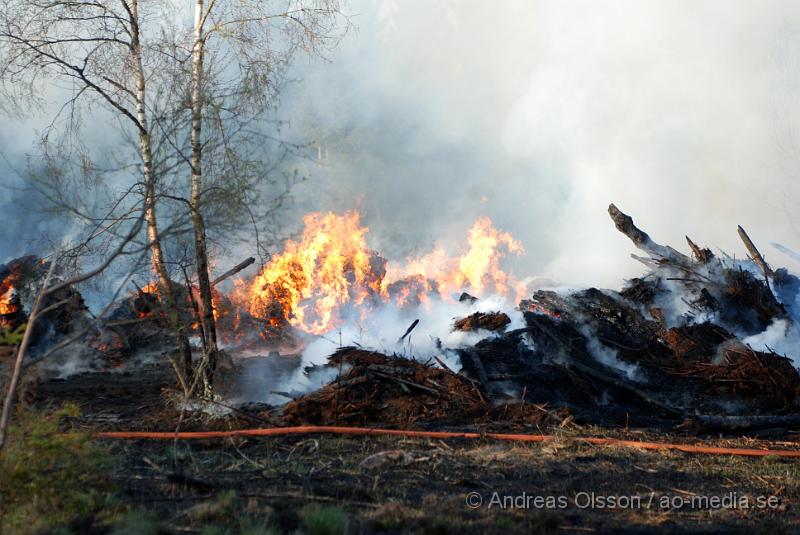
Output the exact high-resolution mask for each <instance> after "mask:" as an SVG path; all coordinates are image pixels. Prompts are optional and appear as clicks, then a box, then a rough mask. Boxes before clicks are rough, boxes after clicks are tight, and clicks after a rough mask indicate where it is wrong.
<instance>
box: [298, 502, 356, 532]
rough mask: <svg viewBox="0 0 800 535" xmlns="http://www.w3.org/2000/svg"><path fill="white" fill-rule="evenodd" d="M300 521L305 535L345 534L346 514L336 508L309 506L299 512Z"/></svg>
mask: <svg viewBox="0 0 800 535" xmlns="http://www.w3.org/2000/svg"><path fill="white" fill-rule="evenodd" d="M300 521H301V522H302V525H303V532H304V533H306V534H307V535H343V534H344V533H347V523H348V522H347V513H345V512H344V511H343V510H342V509H340V508H338V507H330V506H323V505H310V506H308V507H306V508H304V509H303V510H302V511H300Z"/></svg>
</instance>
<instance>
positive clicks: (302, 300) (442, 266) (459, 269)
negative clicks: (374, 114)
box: [233, 212, 523, 334]
mask: <svg viewBox="0 0 800 535" xmlns="http://www.w3.org/2000/svg"><path fill="white" fill-rule="evenodd" d="M304 223H305V228H304V230H303V234H302V236H301V237H300V239H299V240H297V241H294V240H290V241H288V242H287V243H286V246H285V248H284V251H283V252H282V253H280V254H278V255H276V256H274V257H273V258H272V260H271V261H270V262H269V263H268V264H267V265H266V266H264V268H263V269H262V271H261V273H260V274H259V275H258V276H257V277H256V278H255V279H254V280H253V281H252V282H251V283H249V284H245V283H242V282H239V283H238V285H237V289H236V291H235V292H234V296H233V297H234V299H235V300H236V301H237V302H238V303H239V304H240V305H242V306H243V307H244V308H246V309H247V310H248V312H249V313H250V314H251V315H253V316H254V317H256V318H261V319H263V320H266V321H267V322H268V323H269V324H270V325H273V326H277V325H280V324H281V323H282V322H284V321H288V322H289V323H290V324H292V325H294V326H295V327H297V328H299V329H301V330H303V331H305V332H309V333H315V334H322V333H324V332H327V331H329V330H331V329H332V328H334V327H336V326H337V325H338V324H339V322H340V321H341V312H342V310H343V308H344V307H345V306H348V305H355V306H359V305H364V307H363V308H362V312H363V310H364V309H368V308H369V306H370V305H371V304H373V303H375V302H377V301H378V300H383V301H386V300H389V299H392V300H394V302H396V303H397V304H399V305H401V306H402V305H407V304H411V303H420V302H422V303H424V302H426V301H427V300H429V299H430V298H431V297H433V296H436V295H438V296H441V297H443V298H445V299H449V298H450V297H451V295H452V294H453V293H454V292H455V293H458V292H461V291H470V292H474V293H477V294H483V293H485V292H494V293H498V294H502V295H508V294H510V293H511V292H512V291H513V292H514V294H515V296H517V297H518V296H520V295H521V293H522V289H523V288H522V284H521V283H519V282H518V281H516V280H515V279H514V278H513V277H511V276H510V275H508V274H506V273H505V272H503V271H502V270H501V269H500V260H501V258H502V257H504V256H505V255H507V254H509V253H511V254H519V253H521V252H522V245H521V244H520V243H519V242H518V241H517V240H515V239H514V238H513V237H512V236H511V235H510V234H509V233H506V232H500V231H498V230H497V229H495V228H494V227H493V225H492V221H491V220H490V219H489V218H488V217H482V218H480V219H478V220H477V221H476V222H475V224H474V225H473V227H472V229H471V230H470V231H469V234H468V244H469V247H468V249H467V250H466V252H464V253H463V254H462V255H460V256H455V257H451V256H448V254H447V253H446V252H445V251H444V249H442V248H441V247H437V248H435V249H434V250H433V251H431V252H430V253H429V254H427V255H424V256H422V257H419V258H410V259H408V261H407V263H406V265H405V266H402V267H399V268H392V269H390V270H389V276H385V275H386V269H385V261H384V260H383V259H381V258H380V257H379V256H378V255H377V254H376V253H375V252H374V251H371V250H370V249H368V248H367V245H366V240H365V237H366V234H367V232H368V231H369V229H367V228H366V227H362V226H361V224H360V216H359V214H358V212H346V213H344V214H342V215H337V214H334V213H332V212H328V213H325V214H323V213H311V214H308V215H306V216H305V217H304ZM392 281H394V282H392Z"/></svg>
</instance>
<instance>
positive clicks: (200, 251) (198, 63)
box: [191, 0, 218, 396]
mask: <svg viewBox="0 0 800 535" xmlns="http://www.w3.org/2000/svg"><path fill="white" fill-rule="evenodd" d="M203 24H204V13H203V0H195V11H194V44H193V47H192V134H191V142H192V197H191V205H192V206H191V210H192V224H193V226H194V250H195V263H196V268H197V281H198V286H199V288H200V307H199V308H200V324H201V326H202V328H203V333H204V335H205V341H206V344H205V348H206V355H205V359H206V365H205V367H204V368H203V389H204V394H205V395H206V396H211V395H212V381H213V376H214V370H215V369H216V366H217V351H218V349H217V326H216V322H215V321H214V307H213V302H212V296H211V280H210V277H209V274H208V250H207V247H206V229H205V224H204V222H203V216H202V213H201V206H200V205H201V202H202V199H201V196H202V184H203V167H202V165H203V146H202V139H201V133H202V127H203V48H204V45H205V43H204V36H203Z"/></svg>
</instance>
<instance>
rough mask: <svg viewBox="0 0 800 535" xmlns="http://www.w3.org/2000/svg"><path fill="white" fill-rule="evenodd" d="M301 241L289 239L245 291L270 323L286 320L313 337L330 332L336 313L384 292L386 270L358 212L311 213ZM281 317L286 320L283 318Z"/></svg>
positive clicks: (253, 311) (249, 306)
mask: <svg viewBox="0 0 800 535" xmlns="http://www.w3.org/2000/svg"><path fill="white" fill-rule="evenodd" d="M303 221H304V223H305V229H304V230H303V235H302V237H301V238H300V239H299V241H293V240H289V241H288V242H287V243H286V246H285V248H284V251H283V252H282V253H281V254H279V255H276V256H274V257H273V258H272V260H271V261H270V262H269V263H268V264H267V265H266V266H265V267H264V269H263V270H262V271H261V273H260V274H259V275H258V276H257V277H256V278H255V280H254V281H253V282H252V283H251V284H250V286H249V289H248V290H247V291H246V297H245V299H246V300H247V309H248V311H249V312H250V314H252V315H253V316H255V317H257V318H264V319H267V320H269V321H270V323H278V322H279V321H280V319H286V320H288V321H289V322H290V323H291V324H293V325H295V326H297V327H299V328H300V329H302V330H304V331H306V332H310V333H318V334H319V333H323V332H326V331H328V330H329V329H330V328H331V327H332V326H333V325H334V323H335V320H336V317H335V313H336V311H337V310H338V309H339V308H340V307H341V306H343V305H345V304H347V303H351V302H352V303H354V304H361V303H362V302H363V301H364V300H365V299H366V298H368V297H369V296H370V295H377V294H378V293H379V292H380V283H381V280H382V279H383V272H382V271H383V270H382V266H381V267H378V266H376V265H375V261H374V260H373V258H379V257H377V255H376V254H375V253H373V252H371V251H369V250H368V249H367V246H366V242H365V239H364V237H365V235H366V233H367V232H368V230H369V229H367V228H366V227H362V226H361V225H360V217H359V214H358V212H346V213H345V214H343V215H336V214H334V213H332V212H328V213H326V214H321V213H311V214H308V215H306V216H305V217H304V218H303ZM279 316H282V318H279Z"/></svg>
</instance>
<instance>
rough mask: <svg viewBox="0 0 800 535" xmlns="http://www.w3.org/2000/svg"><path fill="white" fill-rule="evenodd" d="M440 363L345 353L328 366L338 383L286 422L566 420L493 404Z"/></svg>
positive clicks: (531, 408) (297, 403) (303, 403)
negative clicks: (333, 371) (432, 363)
mask: <svg viewBox="0 0 800 535" xmlns="http://www.w3.org/2000/svg"><path fill="white" fill-rule="evenodd" d="M438 363H439V366H440V367H435V366H432V365H431V363H423V362H418V361H416V360H413V359H408V358H404V357H402V356H398V355H392V356H387V355H383V354H381V353H377V352H374V351H366V350H363V349H358V348H354V347H345V348H342V349H340V350H338V351H336V352H335V353H334V354H333V355H331V357H330V358H329V361H328V364H327V365H326V366H325V368H327V369H328V370H332V369H333V370H336V369H338V370H339V372H340V373H339V375H338V377H337V378H336V380H334V381H333V382H331V383H330V384H328V385H327V386H325V387H323V388H321V389H320V390H318V391H316V392H313V393H311V394H309V395H306V396H303V397H301V398H299V399H297V400H294V401H292V402H290V403H289V404H288V405H286V407H285V408H284V410H283V421H284V422H286V423H287V424H290V425H291V424H295V425H306V424H320V425H324V424H328V425H330V424H333V423H337V424H347V425H364V424H374V423H376V422H380V423H381V424H382V425H389V426H407V425H414V424H417V423H423V424H434V423H447V424H477V423H489V422H509V421H513V422H515V423H525V424H530V425H544V424H549V423H554V422H556V421H561V420H562V418H560V417H559V416H558V415H557V414H555V413H551V412H550V411H548V410H546V409H544V408H543V407H541V406H538V405H536V404H533V403H522V402H511V403H507V404H504V405H502V406H501V405H497V404H494V403H491V402H490V401H489V400H488V398H487V397H486V394H485V391H484V389H483V388H482V387H481V385H480V383H478V382H477V381H475V380H474V379H471V378H469V377H467V376H466V375H463V374H458V373H455V372H453V371H452V370H450V369H449V368H447V366H446V365H445V364H444V363H443V362H442V361H441V360H439V361H438ZM306 371H307V373H309V374H313V373H319V372H321V370H315V369H309V370H306Z"/></svg>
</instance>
